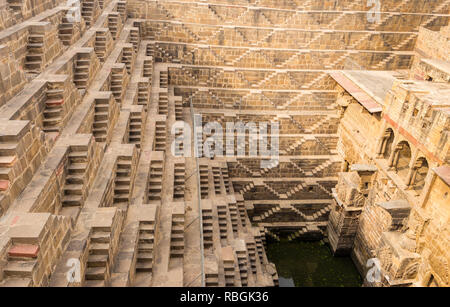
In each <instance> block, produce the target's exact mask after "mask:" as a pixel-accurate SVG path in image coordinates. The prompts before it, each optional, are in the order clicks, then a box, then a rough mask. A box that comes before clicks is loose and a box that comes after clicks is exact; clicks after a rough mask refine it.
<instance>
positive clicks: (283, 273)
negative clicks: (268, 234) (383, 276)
mask: <svg viewBox="0 0 450 307" xmlns="http://www.w3.org/2000/svg"><path fill="white" fill-rule="evenodd" d="M267 256H268V258H269V261H271V262H273V263H274V264H275V265H276V267H277V271H278V276H279V281H280V287H294V286H295V287H359V286H361V284H362V279H361V277H360V275H359V273H358V271H357V270H356V268H355V266H354V265H353V262H352V260H351V259H350V257H334V256H333V254H332V253H331V250H330V249H329V247H328V245H326V244H324V243H322V241H316V242H300V241H299V242H297V241H295V242H289V241H281V242H273V243H268V244H267Z"/></svg>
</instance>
